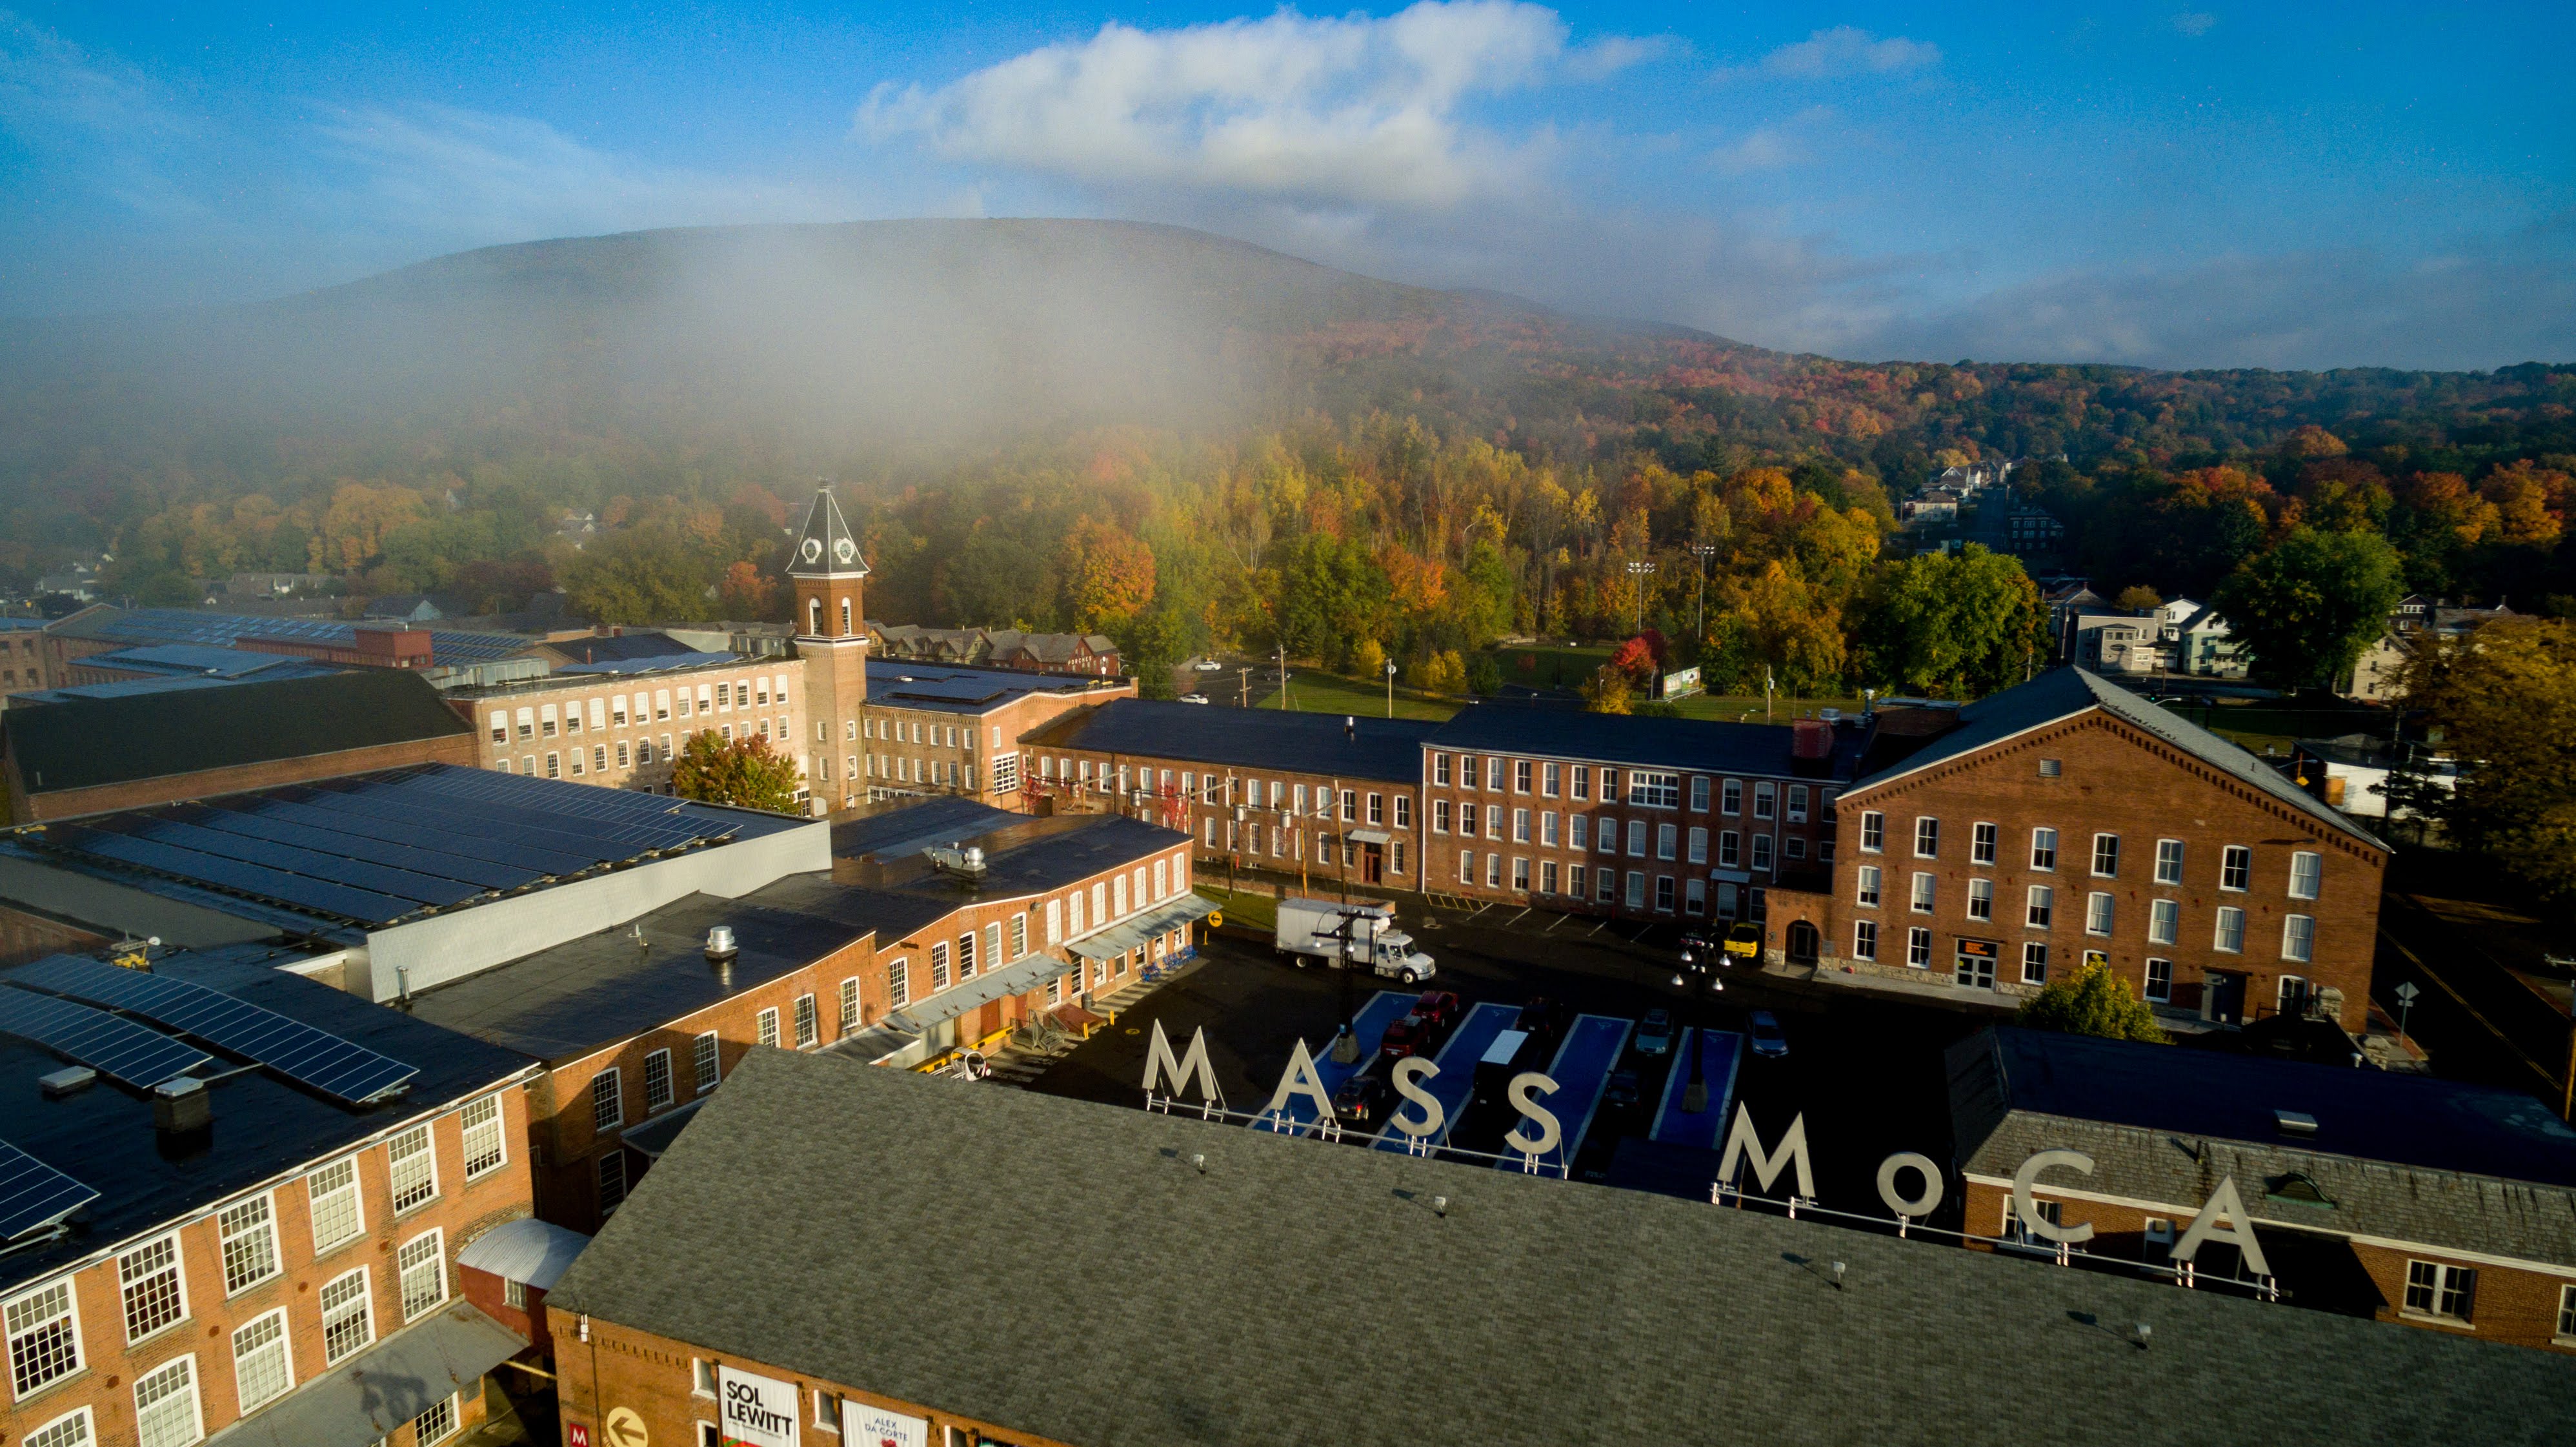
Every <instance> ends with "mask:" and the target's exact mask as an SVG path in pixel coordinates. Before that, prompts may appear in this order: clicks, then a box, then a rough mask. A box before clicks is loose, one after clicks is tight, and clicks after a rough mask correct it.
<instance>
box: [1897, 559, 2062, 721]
mask: <svg viewBox="0 0 2576 1447" xmlns="http://www.w3.org/2000/svg"><path fill="white" fill-rule="evenodd" d="M2045 616H2046V615H2045V613H2044V612H2043V610H2042V609H2041V607H2040V602H2039V589H2038V587H2037V586H2036V585H2035V584H2033V583H2032V582H2031V580H2030V575H2029V574H2028V573H2025V572H2023V571H2022V567H2021V564H2020V562H2019V561H2017V560H2015V559H2013V558H2009V557H2005V556H2004V555H2002V554H2000V553H1994V552H1989V551H1987V550H1986V549H1985V548H1984V547H1982V546H1980V545H1978V544H1976V543H1970V544H1968V545H1967V546H1966V547H1964V548H1961V549H1960V550H1959V551H1957V552H1955V553H1920V554H1917V555H1915V556H1914V557H1911V558H1908V559H1906V560H1905V561H1904V562H1901V563H1897V564H1894V565H1892V566H1890V567H1889V568H1887V569H1886V570H1885V571H1884V572H1883V573H1882V574H1881V576H1880V579H1879V587H1878V589H1877V590H1876V596H1875V597H1874V598H1873V599H1872V601H1871V604H1870V607H1869V610H1868V619H1867V621H1866V622H1865V623H1864V624H1863V635H1864V637H1865V638H1866V639H1867V646H1868V651H1869V654H1870V666H1871V669H1872V671H1873V672H1874V673H1875V674H1876V675H1877V677H1879V678H1880V679H1881V680H1882V681H1884V682H1886V683H1888V684H1889V685H1891V686H1893V687H1896V688H1899V689H1902V690H1903V691H1905V692H1908V693H1920V694H1927V695H1931V696H1934V697H1942V698H1979V697H1983V696H1984V695H1986V694H1989V693H1994V692H1996V691H1997V690H2000V689H2003V688H2008V687H2010V686H2011V685H2013V684H2015V683H2018V682H2020V681H2021V679H2022V676H2023V671H2024V670H2025V669H2026V668H2027V667H2028V665H2029V662H2030V659H2031V658H2032V656H2033V655H2034V654H2035V653H2037V651H2038V650H2039V646H2040V638H2041V634H2042V632H2043V619H2044V618H2045Z"/></svg>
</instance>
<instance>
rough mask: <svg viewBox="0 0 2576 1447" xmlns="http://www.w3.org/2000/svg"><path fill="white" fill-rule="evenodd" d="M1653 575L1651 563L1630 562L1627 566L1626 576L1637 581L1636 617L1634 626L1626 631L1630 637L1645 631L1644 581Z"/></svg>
mask: <svg viewBox="0 0 2576 1447" xmlns="http://www.w3.org/2000/svg"><path fill="white" fill-rule="evenodd" d="M1654 575H1655V565H1654V563H1653V562H1652V561H1632V562H1630V563H1629V564H1628V576H1629V577H1631V578H1634V579H1636V580H1637V609H1636V617H1635V619H1634V625H1633V626H1632V627H1630V628H1629V630H1628V632H1629V635H1630V636H1631V637H1633V636H1635V635H1637V634H1639V633H1643V632H1645V631H1646V580H1647V579H1648V578H1651V577H1653V576H1654Z"/></svg>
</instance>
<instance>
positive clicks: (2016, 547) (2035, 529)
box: [2004, 506, 2066, 557]
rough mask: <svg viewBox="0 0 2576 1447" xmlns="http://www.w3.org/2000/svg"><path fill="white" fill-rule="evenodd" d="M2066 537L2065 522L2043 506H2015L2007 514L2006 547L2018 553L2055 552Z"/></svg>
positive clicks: (2017, 554) (2023, 555) (2029, 554)
mask: <svg viewBox="0 0 2576 1447" xmlns="http://www.w3.org/2000/svg"><path fill="white" fill-rule="evenodd" d="M2065 541H2066V524H2064V523H2062V522H2059V521H2058V520H2057V519H2056V517H2055V516H2054V515H2052V514H2051V513H2050V512H2049V511H2048V509H2046V508H2043V507H2028V506H2021V507H2015V508H2014V509H2012V511H2010V512H2008V513H2006V514H2004V551H2005V552H2007V553H2010V554H2012V555H2013V556H2015V557H2031V556H2035V555H2041V554H2047V553H2054V552H2056V551H2057V549H2058V547H2059V546H2060V545H2061V544H2063V543H2064V542H2065Z"/></svg>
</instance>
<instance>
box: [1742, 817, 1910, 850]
mask: <svg viewBox="0 0 2576 1447" xmlns="http://www.w3.org/2000/svg"><path fill="white" fill-rule="evenodd" d="M1727 812H1729V813H1733V812H1734V811H1733V810H1728V811H1727ZM1886 851H1887V816H1886V815H1885V814H1882V813H1880V812H1878V811H1877V810H1876V809H1869V810H1864V811H1863V812H1862V813H1861V816H1860V852H1861V853H1863V854H1883V853H1885V852H1886Z"/></svg>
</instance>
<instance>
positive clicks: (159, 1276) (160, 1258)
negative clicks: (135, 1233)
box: [116, 1236, 188, 1344]
mask: <svg viewBox="0 0 2576 1447" xmlns="http://www.w3.org/2000/svg"><path fill="white" fill-rule="evenodd" d="M116 1279H117V1284H118V1286H119V1287H120V1288H121V1289H122V1291H123V1294H124V1297H125V1340H126V1341H127V1342H128V1343H129V1344H130V1343H133V1342H139V1341H141V1340H143V1339H144V1338H145V1337H147V1336H150V1335H152V1334H153V1333H154V1332H156V1331H159V1330H160V1329H161V1328H163V1327H165V1326H168V1325H170V1324H171V1323H172V1322H175V1321H177V1320H178V1319H179V1318H181V1317H183V1316H186V1315H187V1314H188V1291H187V1284H186V1283H185V1282H183V1281H181V1280H180V1279H179V1238H178V1237H176V1236H164V1237H162V1238H161V1239H160V1240H158V1241H154V1242H151V1243H149V1244H148V1245H144V1246H139V1247H137V1248H135V1249H134V1250H132V1251H128V1252H126V1253H125V1254H124V1255H122V1256H120V1257H118V1258H116Z"/></svg>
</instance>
